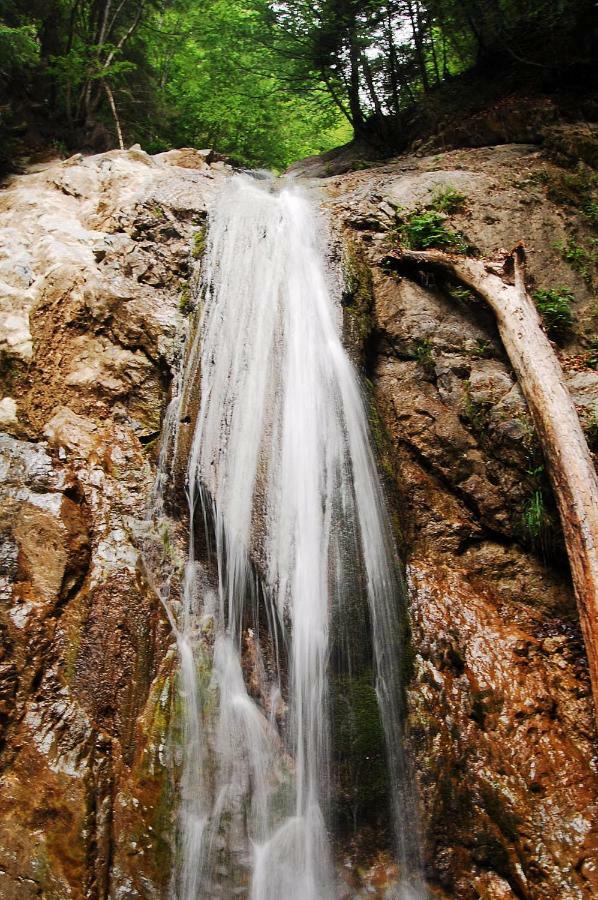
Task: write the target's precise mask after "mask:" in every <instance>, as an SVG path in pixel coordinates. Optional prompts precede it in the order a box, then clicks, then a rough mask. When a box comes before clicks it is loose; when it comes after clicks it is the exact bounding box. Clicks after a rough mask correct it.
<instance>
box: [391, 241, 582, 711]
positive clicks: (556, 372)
mask: <svg viewBox="0 0 598 900" xmlns="http://www.w3.org/2000/svg"><path fill="white" fill-rule="evenodd" d="M387 260H388V262H389V264H391V265H392V267H393V268H395V269H398V270H404V271H405V270H409V269H411V270H413V269H416V270H417V269H420V270H424V269H426V270H437V271H441V272H444V273H445V274H447V275H451V276H453V277H454V278H457V279H458V280H459V281H460V282H462V283H463V284H464V285H466V286H467V287H469V288H471V289H472V290H474V291H475V292H476V293H477V294H479V296H480V297H482V298H483V299H484V300H485V301H486V303H487V304H488V305H489V306H490V307H491V309H492V311H493V312H494V315H495V316H496V321H497V324H498V330H499V332H500V336H501V339H502V342H503V345H504V348H505V350H506V352H507V354H508V357H509V360H510V362H511V365H512V366H513V369H514V370H515V373H516V375H517V378H518V380H519V384H520V386H521V390H522V391H523V393H524V395H525V398H526V400H527V403H528V406H529V409H530V413H531V416H532V419H533V421H534V425H535V426H536V430H537V432H538V437H539V439H540V443H541V446H542V450H543V452H544V457H545V459H546V465H547V469H548V474H549V476H550V480H551V482H552V486H553V489H554V494H555V497H556V501H557V505H558V510H559V515H560V519H561V524H562V527H563V534H564V537H565V544H566V547H567V555H568V557H569V563H570V566H571V575H572V579H573V587H574V590H575V597H576V600H577V606H578V609H579V617H580V621H581V627H582V632H583V637H584V641H585V647H586V653H587V657H588V663H589V668H590V680H591V686H592V695H593V699H594V712H595V716H596V724H597V727H598V477H597V476H596V470H595V468H594V465H593V462H592V458H591V456H590V452H589V450H588V445H587V442H586V439H585V435H584V433H583V430H582V427H581V424H580V421H579V417H578V415H577V411H576V409H575V406H574V404H573V401H572V399H571V396H570V394H569V391H568V389H567V387H566V385H565V381H564V377H563V371H562V369H561V366H560V363H559V361H558V359H557V357H556V354H555V352H554V350H553V348H552V345H551V344H550V341H549V340H548V338H547V337H546V334H545V333H544V331H543V329H542V325H541V321H540V317H539V315H538V312H537V310H536V307H535V305H534V302H533V300H532V298H531V297H530V296H529V294H528V292H527V290H526V287H525V252H524V249H523V247H522V246H518V247H516V248H515V249H514V250H513V251H512V253H511V254H509V256H508V257H507V258H506V259H505V260H504V261H503V264H502V265H501V264H496V265H494V264H492V263H490V262H488V261H484V260H480V259H471V258H466V257H459V256H451V255H449V254H446V253H441V252H439V251H435V250H429V251H415V250H405V251H403V252H402V253H397V254H396V255H393V256H390V257H388V258H387Z"/></svg>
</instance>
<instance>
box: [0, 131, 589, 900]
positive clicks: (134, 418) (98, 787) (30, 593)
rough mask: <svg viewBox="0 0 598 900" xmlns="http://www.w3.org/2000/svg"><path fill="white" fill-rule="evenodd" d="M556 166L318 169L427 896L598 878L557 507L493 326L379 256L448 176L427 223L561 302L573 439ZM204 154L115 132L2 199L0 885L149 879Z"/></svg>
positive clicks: (580, 369)
mask: <svg viewBox="0 0 598 900" xmlns="http://www.w3.org/2000/svg"><path fill="white" fill-rule="evenodd" d="M557 137H558V142H557V143H558V144H559V146H569V144H570V140H569V138H568V137H567V134H565V133H564V132H562V129H561V131H560V132H559V135H558V136H557ZM555 141H556V137H555ZM549 153H552V158H551V157H550V156H549V155H548V154H549ZM568 173H569V170H567V169H562V168H561V167H559V166H558V165H557V164H556V163H555V162H554V153H553V151H552V150H551V147H547V153H546V155H544V154H543V153H542V152H541V151H540V150H538V148H537V147H535V146H534V147H527V146H524V145H512V146H510V145H506V146H504V145H503V146H500V147H496V148H490V147H482V148H479V149H476V150H469V151H465V150H459V151H451V152H448V153H443V154H437V155H434V156H427V157H425V156H424V157H418V156H410V157H403V158H399V159H396V160H392V161H387V162H385V163H383V164H381V165H379V166H376V167H374V168H370V169H367V170H364V171H360V172H354V173H349V174H347V175H343V176H340V177H334V178H329V179H325V180H324V181H323V182H321V183H319V185H318V190H321V189H322V187H324V188H325V190H326V196H325V200H324V206H325V208H326V210H327V212H328V214H329V215H330V216H331V218H332V220H333V223H334V224H335V226H338V228H339V230H341V231H342V232H343V237H344V239H345V240H346V241H348V242H349V243H350V244H351V247H352V248H353V249H352V250H351V254H350V255H351V257H352V270H353V271H352V275H351V280H352V282H353V285H352V291H351V292H349V294H350V296H349V295H348V296H347V297H346V298H344V300H343V304H344V308H345V333H346V340H347V343H348V344H349V345H350V349H351V352H352V355H353V357H354V359H355V360H356V361H357V363H358V364H359V365H360V366H362V367H363V369H364V373H365V375H366V376H367V378H368V379H369V381H370V385H371V397H372V401H373V404H372V413H373V418H372V423H373V424H372V427H373V432H374V438H375V440H376V443H377V444H379V447H378V449H379V450H380V452H381V458H382V462H383V474H384V477H385V479H386V481H387V485H388V488H389V496H391V497H392V498H393V506H396V511H397V533H398V535H399V541H400V546H401V550H402V554H403V556H404V558H405V560H406V564H407V574H408V589H409V602H410V619H411V633H412V638H411V646H410V648H408V649H407V650H406V659H405V669H406V671H407V672H408V674H409V683H408V699H409V708H410V727H411V743H412V747H413V753H414V757H415V760H416V764H417V765H416V767H417V771H418V781H419V785H420V791H421V797H422V805H423V813H422V832H423V835H424V847H425V864H426V874H427V877H428V880H429V884H430V887H431V889H432V890H433V892H434V894H435V895H438V896H443V897H454V898H463V900H469V898H509V897H523V898H555V900H556V898H582V900H585V898H590V897H592V896H595V895H596V892H598V883H597V877H598V876H597V873H598V862H597V843H598V842H597V839H596V834H595V831H594V829H595V821H596V812H597V810H596V797H597V788H598V782H597V778H596V771H595V751H596V746H595V743H594V741H595V735H594V731H593V725H592V715H591V705H590V696H589V683H588V678H587V672H586V665H585V657H584V652H583V646H582V642H581V638H580V632H579V626H578V621H577V615H576V609H575V603H574V600H573V595H572V591H571V586H570V581H569V577H568V573H567V567H566V560H565V556H564V551H563V547H562V540H561V536H560V531H559V527H558V521H557V516H556V511H555V510H554V507H553V505H552V501H551V493H550V487H549V484H548V481H547V478H546V475H545V472H544V470H543V463H542V458H541V453H540V452H539V448H538V446H537V441H536V439H535V435H534V432H533V428H532V426H531V423H530V420H529V416H528V414H527V408H526V404H525V401H524V399H523V396H522V394H521V392H520V390H519V388H518V386H517V383H516V379H515V377H514V374H513V372H512V371H511V370H510V367H509V365H508V361H507V359H506V358H505V356H504V354H503V352H502V349H501V345H500V341H499V339H498V336H497V333H496V329H495V327H494V324H493V321H492V317H491V316H490V315H489V314H488V313H487V311H486V310H485V309H484V308H483V307H481V306H480V305H479V304H478V303H476V302H472V300H471V298H464V297H462V296H458V295H455V294H454V293H453V294H451V289H452V287H453V286H451V285H445V284H437V283H434V282H432V281H430V280H429V279H428V280H426V279H424V278H423V277H422V278H414V279H413V280H411V279H407V278H404V279H401V280H399V279H397V278H396V276H394V275H392V274H390V273H388V272H387V271H386V270H385V268H384V266H383V265H381V260H382V259H383V258H384V256H385V255H386V254H387V253H388V251H389V249H390V248H391V247H392V246H393V241H395V242H396V233H395V229H396V227H397V221H396V215H397V211H399V214H404V213H405V212H407V213H408V212H409V211H411V210H413V209H416V208H417V209H419V208H424V207H425V206H426V204H430V203H433V202H434V198H435V197H436V196H437V193H438V192H439V191H442V190H446V189H447V188H451V189H454V190H456V191H458V192H459V193H461V194H463V195H464V197H465V203H464V205H463V206H462V208H460V209H459V211H457V212H455V213H453V214H451V215H450V216H449V217H448V219H447V224H448V226H449V227H450V228H451V229H454V230H455V231H458V232H460V233H462V234H464V235H465V236H466V237H467V240H468V242H469V243H470V245H471V246H473V247H475V248H477V250H478V251H479V252H480V253H483V254H492V253H493V252H494V251H495V250H496V249H498V248H500V247H506V248H510V247H511V246H513V245H514V244H515V243H516V242H517V241H519V240H522V239H523V240H524V241H525V243H526V246H527V248H528V257H529V275H530V279H531V283H532V286H533V287H534V288H540V287H541V288H545V287H556V286H559V285H565V286H567V287H569V288H570V289H571V290H572V291H573V292H574V295H575V302H574V313H575V317H576V322H575V325H574V327H573V328H572V329H571V331H570V333H569V334H568V335H567V337H566V340H564V341H563V342H562V346H561V347H560V348H559V351H558V352H559V353H560V355H561V358H562V362H563V366H564V368H565V371H566V375H567V378H568V381H569V384H570V388H571V391H572V394H573V396H574V399H575V402H576V404H577V405H578V408H579V410H580V414H581V416H582V419H583V421H584V422H585V423H586V425H587V428H588V435H589V436H591V434H592V433H593V432H592V428H594V429H595V424H594V425H593V424H592V423H593V422H595V417H596V410H597V405H598V376H596V372H595V370H594V369H592V368H591V367H590V366H589V365H588V361H589V360H590V350H591V343H590V342H591V340H592V338H593V335H594V331H595V324H596V316H597V312H596V308H595V305H594V301H593V299H592V298H593V291H592V284H591V277H592V276H591V273H588V272H585V271H580V268H579V266H578V267H577V268H572V267H571V264H570V262H567V261H566V260H565V259H563V253H562V251H561V250H557V249H555V246H554V245H555V243H558V244H559V245H560V246H561V247H566V246H568V245H570V242H571V241H573V242H574V244H575V246H576V247H581V248H582V250H584V249H585V250H587V251H588V252H589V248H590V246H591V245H590V237H589V232H588V223H587V221H586V219H585V218H584V215H583V213H582V212H580V211H579V209H578V208H577V207H576V206H575V204H572V203H571V202H570V200H567V199H566V198H565V199H563V197H562V196H561V194H558V192H556V193H555V191H556V187H558V186H559V185H562V179H563V175H567V174H568ZM226 174H227V170H226V165H225V163H224V162H223V161H222V160H221V159H220V158H218V157H217V156H216V155H214V154H212V153H211V152H209V151H193V150H188V149H185V150H179V151H171V152H170V153H167V154H160V155H159V156H157V157H149V156H147V155H146V154H144V153H143V152H142V151H140V150H137V149H132V150H130V151H126V152H116V151H114V152H110V153H106V154H102V155H100V156H96V157H89V158H83V157H74V158H73V159H71V160H67V161H65V162H63V163H58V162H57V163H53V164H50V165H49V166H46V167H45V168H43V169H42V170H41V171H37V172H32V173H30V174H28V175H25V176H19V177H17V178H15V179H13V180H12V181H11V182H9V183H8V184H7V185H6V187H5V188H4V189H3V190H2V191H0V364H1V369H0V371H1V381H2V390H1V391H0V432H1V433H0V475H1V481H2V485H1V493H0V511H1V513H2V515H1V517H0V534H1V544H0V647H1V656H0V896H2V897H6V898H7V900H12V898H15V900H16V898H19V900H20V898H28V897H39V896H42V897H47V898H65V897H74V898H78V897H81V898H83V897H89V898H96V897H98V898H101V897H114V898H127V900H129V898H137V897H144V898H162V897H165V896H167V893H168V881H169V877H170V868H171V861H172V860H171V854H172V843H171V842H172V831H173V816H174V809H175V804H174V802H173V797H172V794H171V791H172V786H171V785H172V778H171V775H172V771H173V768H176V766H177V760H176V759H173V758H172V755H171V753H170V750H169V747H168V744H167V741H166V735H167V733H168V730H169V726H170V722H171V717H172V716H173V715H174V713H175V707H176V701H175V696H174V684H173V672H174V667H175V663H176V659H175V655H174V652H173V648H172V637H171V634H170V630H169V626H168V623H167V622H166V621H165V618H164V615H163V612H162V608H161V605H160V603H159V601H158V599H157V597H156V594H155V591H154V590H153V588H152V586H151V584H150V583H149V580H148V574H147V572H146V571H145V568H144V566H143V564H142V560H141V555H140V548H141V546H142V544H143V541H144V539H145V528H146V524H145V520H146V509H147V503H148V499H149V495H150V491H151V485H152V483H153V478H154V473H155V457H156V449H157V448H156V439H157V438H158V437H159V432H160V426H161V421H162V416H163V412H164V407H165V403H166V401H167V399H168V391H169V385H170V381H171V378H172V373H173V369H174V367H175V365H176V361H177V358H178V356H179V354H180V353H181V348H182V341H183V337H184V333H185V319H184V311H185V310H186V309H187V307H188V301H189V290H188V283H189V278H190V275H191V265H192V256H193V254H192V253H191V252H190V251H191V248H192V246H193V241H194V235H195V234H196V233H197V232H198V230H199V229H201V227H202V223H203V221H204V219H205V215H206V210H207V208H208V206H209V204H210V203H211V202H212V200H213V198H214V192H215V190H216V189H217V187H218V184H219V181H220V180H221V179H223V178H225V177H226ZM555 186H556V187H555ZM557 194H558V198H560V199H558V201H557V200H555V199H554V197H555V196H557ZM393 235H394V236H393ZM584 265H585V264H584ZM370 273H371V275H370ZM189 402H190V404H191V406H192V405H193V402H196V398H191V399H190V401H189ZM181 440H182V444H183V445H184V442H185V436H184V435H183V436H182V438H181ZM538 496H540V497H541V499H542V508H541V513H542V514H541V516H540V518H539V519H538V516H537V511H538V509H537V503H538V501H537V498H538ZM395 499H396V503H395ZM534 504H536V505H535V506H534ZM534 510H535V511H536V518H534ZM399 532H400V533H399ZM164 540H165V544H166V543H168V541H170V537H168V541H167V539H166V538H165V539H164ZM168 550H169V552H172V553H173V555H175V554H176V548H171V547H170V544H169V543H168ZM361 855H362V856H363V860H364V864H363V866H361V868H362V869H363V873H362V874H363V878H362V882H361V885H362V886H363V885H364V884H366V883H367V884H368V885H369V886H370V887H371V888H372V890H375V891H378V895H382V894H383V891H384V885H385V883H386V882H385V879H387V880H388V879H391V880H392V875H393V871H391V870H392V864H391V863H390V861H389V860H388V859H386V858H385V857H384V855H383V854H382V855H379V856H378V857H376V855H375V853H374V854H370V857H369V858H367V859H366V857H367V855H368V854H367V853H366V851H364V850H362V849H361V845H360V848H359V850H358V851H356V859H355V860H352V862H351V866H354V868H356V869H357V868H360V860H359V859H358V858H357V857H359V856H361ZM387 869H388V871H387ZM389 873H390V874H389ZM355 890H357V888H355ZM374 895H375V894H374Z"/></svg>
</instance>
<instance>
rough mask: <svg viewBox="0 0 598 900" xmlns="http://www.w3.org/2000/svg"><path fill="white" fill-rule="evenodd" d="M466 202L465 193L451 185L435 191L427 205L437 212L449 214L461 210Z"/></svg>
mask: <svg viewBox="0 0 598 900" xmlns="http://www.w3.org/2000/svg"><path fill="white" fill-rule="evenodd" d="M466 202H467V198H466V196H465V194H462V193H461V192H460V191H457V190H456V189H455V188H453V187H446V188H440V189H439V190H438V191H436V193H435V194H434V195H433V197H432V201H431V203H430V204H429V206H430V209H435V210H436V211H437V212H443V213H447V215H451V214H452V213H457V212H461V211H462V210H463V209H464V208H465V204H466Z"/></svg>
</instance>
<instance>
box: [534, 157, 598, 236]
mask: <svg viewBox="0 0 598 900" xmlns="http://www.w3.org/2000/svg"><path fill="white" fill-rule="evenodd" d="M596 182H597V177H596V174H595V172H591V171H590V170H589V169H587V168H586V167H580V168H579V169H578V170H577V171H576V172H566V171H557V172H553V173H550V174H548V173H547V182H546V183H547V195H548V197H549V198H550V199H551V200H552V201H553V202H554V203H558V204H560V205H562V206H572V207H574V208H575V209H580V210H581V211H582V213H583V214H584V215H585V216H586V218H588V219H589V220H590V221H591V222H593V223H594V224H596V221H597V219H596V210H597V206H598V204H596V202H595V188H596Z"/></svg>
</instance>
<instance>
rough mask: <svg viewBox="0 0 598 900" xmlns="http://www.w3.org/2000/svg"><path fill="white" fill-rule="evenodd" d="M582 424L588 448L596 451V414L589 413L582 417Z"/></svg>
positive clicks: (597, 437) (597, 438) (597, 430)
mask: <svg viewBox="0 0 598 900" xmlns="http://www.w3.org/2000/svg"><path fill="white" fill-rule="evenodd" d="M582 425H583V430H584V432H585V435H586V440H587V442H588V446H589V448H590V450H593V451H594V452H596V451H598V416H597V415H596V414H595V413H590V414H589V415H587V416H586V417H585V418H584V419H583V421H582Z"/></svg>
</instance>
